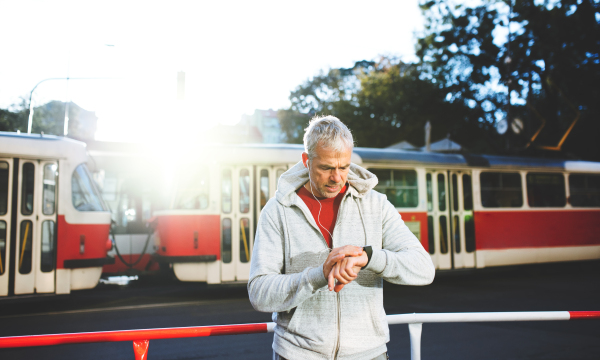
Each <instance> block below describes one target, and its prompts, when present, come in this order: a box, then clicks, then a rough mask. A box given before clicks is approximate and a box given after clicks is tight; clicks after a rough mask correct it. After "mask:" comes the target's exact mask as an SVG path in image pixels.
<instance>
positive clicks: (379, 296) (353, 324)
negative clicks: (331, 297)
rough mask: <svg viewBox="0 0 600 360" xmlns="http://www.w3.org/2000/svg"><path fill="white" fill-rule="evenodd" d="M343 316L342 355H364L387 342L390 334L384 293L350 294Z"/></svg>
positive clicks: (343, 304)
mask: <svg viewBox="0 0 600 360" xmlns="http://www.w3.org/2000/svg"><path fill="white" fill-rule="evenodd" d="M343 291H344V290H342V292H343ZM341 312H342V317H341V318H342V322H341V339H342V341H341V343H340V355H345V354H355V353H360V352H363V351H366V350H368V349H374V348H377V347H379V346H381V345H383V344H385V343H386V342H387V339H388V338H389V330H388V325H387V321H386V317H385V310H384V309H383V293H382V292H381V291H379V290H371V289H369V290H364V291H356V292H355V293H353V294H350V293H348V294H346V296H344V297H343V301H342V309H341Z"/></svg>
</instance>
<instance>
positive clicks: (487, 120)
mask: <svg viewBox="0 0 600 360" xmlns="http://www.w3.org/2000/svg"><path fill="white" fill-rule="evenodd" d="M509 1H510V0H480V1H471V2H468V4H469V5H465V4H467V2H464V1H461V2H458V1H451V0H421V3H420V5H421V8H422V10H423V14H424V16H425V20H426V27H425V31H424V33H423V34H421V36H420V37H419V39H418V41H417V55H418V57H419V59H420V61H419V62H418V63H416V64H405V63H402V62H400V61H398V60H397V59H394V58H381V59H380V60H379V61H377V62H371V61H359V62H357V63H356V64H355V66H354V67H352V68H349V69H331V70H329V71H328V72H322V73H320V74H318V75H317V76H315V77H314V78H312V79H310V80H307V81H306V82H305V83H304V84H302V85H300V86H299V87H298V88H296V89H295V90H294V91H292V92H291V94H290V100H291V103H292V106H291V107H290V108H289V109H285V110H280V111H279V117H280V121H281V124H282V128H283V129H284V131H285V133H286V136H287V140H288V141H289V142H301V139H302V135H303V129H304V127H306V125H307V123H308V119H309V118H310V117H312V116H313V115H315V114H332V115H335V116H338V117H339V118H340V119H342V120H343V121H344V122H345V123H347V124H348V125H349V127H350V128H351V129H352V130H353V132H354V134H355V139H356V141H357V144H358V145H359V146H372V147H385V146H389V145H391V144H393V143H396V142H399V141H402V140H407V141H409V142H411V143H413V144H415V145H421V144H422V143H423V138H424V130H423V128H424V124H425V123H426V122H427V121H430V122H431V123H432V125H433V126H432V130H433V134H432V140H433V141H435V140H438V139H439V138H441V137H445V135H446V134H447V133H448V134H450V135H451V138H452V139H453V140H455V141H457V142H459V143H461V144H462V145H463V146H465V147H466V148H467V149H468V150H469V151H471V152H485V153H509V154H515V153H519V154H533V155H544V156H561V157H565V156H567V157H576V158H584V159H595V160H600V142H597V141H596V139H595V136H597V134H599V133H600V103H599V102H598V101H597V99H598V98H600V86H598V85H597V82H598V79H599V78H600V25H599V19H600V1H599V0H562V1H559V0H555V1H543V2H542V1H537V0H519V1H515V0H512V4H513V9H512V13H511V12H510V2H509ZM509 24H510V26H511V27H510V32H509V31H508V27H509ZM507 40H508V41H507ZM509 94H510V95H509ZM509 97H510V101H509ZM578 113H579V114H580V120H579V122H578V123H577V124H576V126H575V127H574V129H573V132H572V133H571V135H570V136H569V137H568V138H567V141H566V142H565V144H564V146H563V152H562V153H548V152H547V151H543V152H540V151H536V150H535V148H536V147H538V146H541V145H549V146H555V145H557V144H558V141H559V140H560V138H561V137H562V136H563V134H564V133H565V131H566V129H567V128H568V126H569V125H570V124H571V123H572V121H573V119H574V118H575V117H576V116H577V114H578ZM515 118H520V119H521V120H522V122H523V123H524V125H525V129H524V131H523V132H522V133H521V134H519V135H517V134H514V133H512V132H511V130H509V131H508V132H507V133H506V134H505V135H498V134H497V133H496V131H495V126H496V124H497V123H498V121H499V120H501V119H507V120H508V121H509V122H512V121H513V119H515ZM543 122H545V127H544V128H543V129H542V131H541V132H540V134H539V136H538V137H537V138H536V140H535V142H534V143H533V144H532V145H531V146H528V143H529V140H530V139H531V137H532V135H533V134H534V133H535V132H536V131H537V130H538V129H539V128H540V126H541V125H542V123H543Z"/></svg>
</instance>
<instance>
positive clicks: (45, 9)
mask: <svg viewBox="0 0 600 360" xmlns="http://www.w3.org/2000/svg"><path fill="white" fill-rule="evenodd" d="M0 13H1V14H3V19H2V21H1V22H0V49H2V50H1V52H2V55H1V56H0V108H8V107H9V106H10V105H11V104H15V103H17V102H19V99H20V98H21V97H28V96H29V94H30V92H31V91H32V89H33V88H34V87H35V86H36V84H37V83H38V82H40V81H42V80H44V79H48V78H66V77H69V78H71V79H72V80H70V81H68V82H67V81H65V80H48V81H44V82H42V83H41V84H39V85H38V87H37V88H36V89H35V91H34V95H33V105H34V106H37V105H41V104H44V103H46V102H47V101H50V100H62V101H66V100H71V101H73V102H75V103H77V104H78V105H80V106H81V107H83V108H84V109H86V110H91V111H95V112H96V115H97V116H98V131H97V133H96V139H97V140H107V141H155V140H156V139H159V138H164V137H172V138H173V137H181V136H185V137H188V138H190V139H193V137H194V136H195V135H196V134H198V132H201V131H203V130H204V129H206V128H208V127H211V126H215V125H216V124H219V123H221V124H235V123H237V122H238V121H239V120H240V118H241V115H242V114H252V113H253V112H254V110H255V109H269V108H271V109H280V108H287V107H289V106H290V102H289V99H288V97H289V94H290V91H291V90H293V89H294V88H296V87H297V86H298V85H300V84H301V83H303V82H305V81H306V80H308V79H310V78H311V77H312V76H314V75H315V74H317V73H318V72H319V71H327V70H328V69H329V68H339V67H351V66H353V64H354V62H356V61H359V60H364V59H367V60H372V59H377V58H378V57H379V56H380V55H393V56H398V57H400V58H401V59H403V60H404V61H414V60H415V54H414V51H415V50H414V45H415V41H416V40H415V39H416V38H415V33H418V32H420V31H422V29H423V17H422V15H421V12H420V10H419V7H418V0H396V1H388V0H385V1H384V0H372V1H370V2H368V3H367V2H364V1H354V0H346V1H337V0H336V1H326V0H320V1H313V0H303V1H294V2H291V1H169V2H166V1H165V2H150V1H145V2H144V1H57V0H48V1H34V0H0ZM179 71H183V72H185V77H186V87H185V98H184V100H178V99H177V73H178V72H179ZM76 78H85V79H76Z"/></svg>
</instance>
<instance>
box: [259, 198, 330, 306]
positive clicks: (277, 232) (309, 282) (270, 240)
mask: <svg viewBox="0 0 600 360" xmlns="http://www.w3.org/2000/svg"><path fill="white" fill-rule="evenodd" d="M272 205H275V204H272ZM275 206H277V205H275ZM269 208H270V209H269V210H273V207H272V206H271V207H269ZM265 210H267V207H265V209H264V210H263V212H262V213H261V216H260V219H259V220H258V227H257V231H256V237H255V241H254V249H253V250H252V259H251V263H250V280H249V281H248V295H249V297H250V302H251V303H252V306H253V307H254V309H256V310H258V311H264V312H280V311H288V310H290V309H293V308H294V307H296V306H298V305H300V304H301V303H302V302H303V301H304V300H306V299H308V298H310V297H311V296H313V295H314V294H315V293H316V292H317V290H318V289H319V288H322V287H323V286H325V285H327V279H326V278H325V276H324V275H323V265H321V266H318V267H309V268H306V269H304V271H302V272H300V273H296V274H283V272H284V258H285V246H284V244H285V237H284V233H283V228H282V224H281V221H274V220H273V219H272V218H271V216H270V215H269V211H265Z"/></svg>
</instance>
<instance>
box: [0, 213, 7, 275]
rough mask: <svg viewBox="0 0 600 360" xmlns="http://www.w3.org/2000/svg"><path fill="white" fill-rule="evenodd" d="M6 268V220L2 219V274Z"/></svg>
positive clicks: (0, 246)
mask: <svg viewBox="0 0 600 360" xmlns="http://www.w3.org/2000/svg"><path fill="white" fill-rule="evenodd" d="M5 268H6V221H2V220H0V275H2V274H4V269H5Z"/></svg>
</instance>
